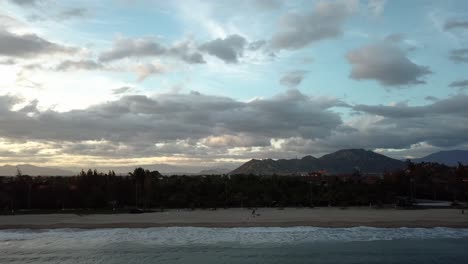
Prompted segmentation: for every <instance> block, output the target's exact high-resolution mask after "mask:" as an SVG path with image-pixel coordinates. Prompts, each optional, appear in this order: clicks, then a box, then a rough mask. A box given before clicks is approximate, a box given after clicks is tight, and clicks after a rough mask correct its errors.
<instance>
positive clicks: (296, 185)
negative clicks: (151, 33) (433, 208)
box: [0, 162, 468, 212]
mask: <svg viewBox="0 0 468 264" xmlns="http://www.w3.org/2000/svg"><path fill="white" fill-rule="evenodd" d="M399 197H406V199H408V200H410V199H415V198H424V199H436V200H437V199H438V200H452V201H466V200H467V198H468V166H464V165H462V164H460V165H459V166H457V167H447V166H444V165H440V164H435V163H420V164H414V163H411V162H408V166H407V168H406V169H405V170H399V171H394V172H388V173H385V174H383V175H380V176H369V175H365V174H362V173H360V172H359V171H356V172H355V173H353V174H349V175H319V174H311V175H309V176H299V175H298V176H278V175H272V176H255V175H204V176H163V175H161V174H160V173H159V172H158V171H149V170H144V169H142V168H136V169H135V170H134V171H133V172H131V173H129V174H128V175H126V176H117V175H116V174H115V173H114V172H113V171H109V172H107V173H103V172H98V171H96V170H88V171H81V173H79V174H78V175H76V176H72V177H60V176H57V177H40V176H37V177H31V176H27V175H22V174H21V173H18V175H17V176H16V177H0V210H2V211H3V212H11V211H15V210H19V209H31V210H33V209H41V210H67V209H68V210H70V209H80V208H81V209H82V208H87V209H106V210H107V209H111V210H116V209H118V210H121V209H130V208H141V209H164V208H227V207H289V206H293V207H302V206H351V205H366V206H367V205H375V206H379V205H385V204H394V203H395V202H396V201H397V200H398V199H399Z"/></svg>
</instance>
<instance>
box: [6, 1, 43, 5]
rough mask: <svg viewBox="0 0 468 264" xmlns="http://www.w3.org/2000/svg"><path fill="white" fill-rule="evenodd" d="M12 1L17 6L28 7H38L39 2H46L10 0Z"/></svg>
mask: <svg viewBox="0 0 468 264" xmlns="http://www.w3.org/2000/svg"><path fill="white" fill-rule="evenodd" d="M10 1H11V2H13V3H15V4H17V5H22V6H28V5H36V4H38V3H39V2H42V1H44V0H10Z"/></svg>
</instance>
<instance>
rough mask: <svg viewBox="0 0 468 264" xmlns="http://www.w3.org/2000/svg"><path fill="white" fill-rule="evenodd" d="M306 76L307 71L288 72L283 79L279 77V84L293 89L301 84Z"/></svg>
mask: <svg viewBox="0 0 468 264" xmlns="http://www.w3.org/2000/svg"><path fill="white" fill-rule="evenodd" d="M306 74H307V71H292V72H288V73H286V74H285V75H284V76H283V77H281V79H280V81H279V82H280V84H281V85H284V86H287V87H289V88H294V87H297V86H298V85H299V84H301V82H302V80H304V77H305V75H306Z"/></svg>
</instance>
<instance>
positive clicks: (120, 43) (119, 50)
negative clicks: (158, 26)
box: [99, 38, 166, 62]
mask: <svg viewBox="0 0 468 264" xmlns="http://www.w3.org/2000/svg"><path fill="white" fill-rule="evenodd" d="M165 52H166V49H165V48H164V47H163V46H162V45H161V44H159V43H157V42H155V41H153V40H151V39H147V38H138V39H129V38H120V39H118V40H116V41H115V42H114V45H113V47H112V49H111V50H109V51H106V52H103V53H101V55H100V56H99V60H101V61H104V62H107V61H114V60H120V59H124V58H129V57H146V56H158V55H162V54H164V53H165Z"/></svg>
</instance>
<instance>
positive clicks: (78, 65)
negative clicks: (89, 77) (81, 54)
mask: <svg viewBox="0 0 468 264" xmlns="http://www.w3.org/2000/svg"><path fill="white" fill-rule="evenodd" d="M100 69H105V66H104V65H103V64H101V63H99V62H95V61H93V60H78V61H73V60H65V61H63V62H61V63H60V64H59V65H57V67H56V68H55V70H57V71H69V70H100Z"/></svg>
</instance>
